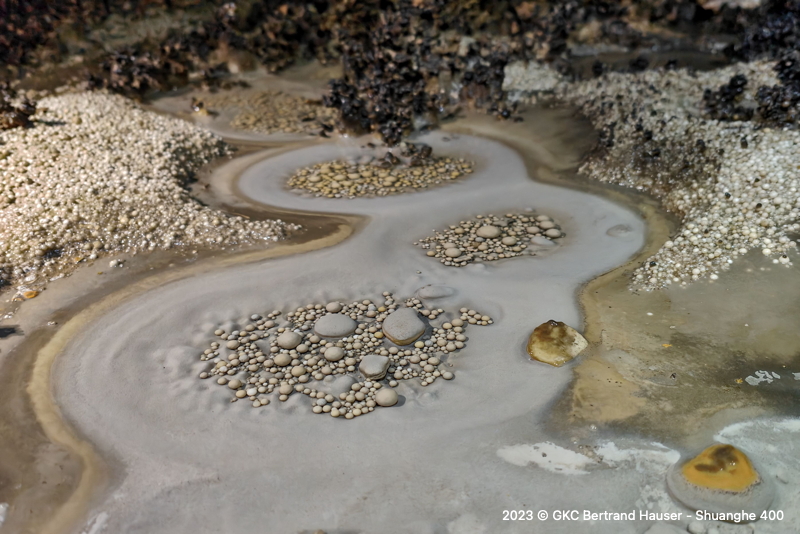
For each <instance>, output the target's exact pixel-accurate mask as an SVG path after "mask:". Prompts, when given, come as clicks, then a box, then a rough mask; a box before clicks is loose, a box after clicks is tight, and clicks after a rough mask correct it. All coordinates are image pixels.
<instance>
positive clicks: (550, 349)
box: [528, 319, 589, 367]
mask: <svg viewBox="0 0 800 534" xmlns="http://www.w3.org/2000/svg"><path fill="white" fill-rule="evenodd" d="M588 346H589V342H588V341H586V339H585V338H584V337H583V336H582V335H581V334H580V333H579V332H578V331H577V330H575V329H574V328H572V327H571V326H567V325H565V324H564V323H562V322H560V321H553V320H552V319H551V320H550V321H547V322H546V323H542V324H540V325H539V326H537V327H536V329H535V330H534V331H533V333H532V334H531V337H530V338H529V339H528V354H529V355H530V357H531V359H534V360H538V361H540V362H543V363H547V364H550V365H553V366H555V367H561V366H562V365H564V364H565V363H567V362H568V361H570V360H571V359H573V358H574V357H575V356H577V355H578V354H580V353H581V352H583V350H584V349H585V348H586V347H588Z"/></svg>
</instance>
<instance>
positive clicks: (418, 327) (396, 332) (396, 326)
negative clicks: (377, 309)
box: [383, 308, 425, 345]
mask: <svg viewBox="0 0 800 534" xmlns="http://www.w3.org/2000/svg"><path fill="white" fill-rule="evenodd" d="M383 333H384V334H386V337H388V338H389V339H390V340H391V341H392V342H394V343H396V344H397V345H409V344H411V343H413V342H414V341H416V340H417V339H419V337H420V336H421V335H422V334H424V333H425V323H423V322H422V320H421V319H420V318H419V314H418V313H417V311H416V310H413V309H411V308H401V309H399V310H397V311H396V312H394V313H392V314H391V315H389V317H387V318H386V320H385V321H384V322H383Z"/></svg>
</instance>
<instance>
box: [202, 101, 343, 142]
mask: <svg viewBox="0 0 800 534" xmlns="http://www.w3.org/2000/svg"><path fill="white" fill-rule="evenodd" d="M192 107H193V108H194V109H195V111H197V112H203V111H204V110H207V109H208V108H211V110H213V109H214V108H230V107H237V108H240V109H242V110H244V111H241V112H239V113H238V114H237V115H236V116H235V117H234V118H233V120H232V121H231V126H232V127H234V128H237V129H240V130H247V131H250V132H257V133H264V134H273V133H294V134H297V133H309V134H311V133H317V132H319V131H320V129H322V128H323V126H322V125H323V124H325V125H331V124H333V121H334V119H335V114H336V110H335V109H334V108H326V107H325V106H323V105H322V102H319V101H315V100H309V99H307V98H303V97H300V96H295V95H289V94H286V93H282V92H280V91H258V92H256V93H252V94H249V95H248V94H244V95H241V96H237V95H236V94H235V93H231V92H226V93H220V94H216V95H208V96H205V97H203V98H202V99H199V100H196V101H195V102H194V103H193V106H192ZM206 113H207V111H206Z"/></svg>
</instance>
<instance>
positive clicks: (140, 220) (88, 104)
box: [0, 93, 296, 289]
mask: <svg viewBox="0 0 800 534" xmlns="http://www.w3.org/2000/svg"><path fill="white" fill-rule="evenodd" d="M35 119H36V122H35V124H34V125H33V127H31V128H25V129H14V130H8V131H5V132H0V278H2V279H3V280H5V282H7V283H13V284H24V285H21V286H20V288H21V289H26V288H30V287H41V286H42V285H44V284H45V283H46V281H47V280H48V279H52V278H54V277H60V276H62V275H63V274H66V273H68V272H69V271H70V270H72V269H73V268H74V267H75V265H76V264H78V263H80V262H81V261H85V260H93V259H96V258H97V257H99V256H100V255H104V254H110V253H120V252H137V251H148V250H156V249H168V248H172V247H181V246H188V247H206V248H208V247H226V246H236V245H254V244H258V243H263V242H265V241H274V240H277V239H280V238H282V237H284V236H285V235H286V232H287V231H289V230H293V229H295V228H296V227H295V226H292V225H287V224H285V223H283V222H282V221H280V220H274V221H272V220H271V221H249V220H245V219H243V218H241V217H235V216H229V215H227V214H225V213H223V212H221V211H218V210H214V209H210V208H207V207H204V206H202V205H201V204H200V203H198V202H197V201H196V200H194V199H193V198H192V197H191V196H190V195H189V194H188V192H187V190H186V189H185V187H184V186H185V183H186V180H187V179H188V178H190V177H191V175H192V173H193V172H195V171H196V170H198V169H199V168H200V167H201V166H202V165H204V164H206V163H208V162H209V161H210V160H212V159H213V158H216V157H219V156H223V155H226V154H227V153H228V152H229V149H228V147H227V146H226V145H225V143H223V142H222V140H221V139H219V138H218V137H216V136H214V135H212V134H210V133H208V132H205V131H203V130H200V129H198V128H196V127H195V126H192V125H191V124H188V123H186V122H184V121H181V120H178V119H173V118H169V117H164V116H161V115H157V114H155V113H151V112H148V111H145V110H142V109H140V108H139V107H138V106H137V105H135V104H134V103H132V102H130V101H128V100H126V99H124V98H122V97H119V96H111V95H107V94H102V93H76V94H67V95H62V96H56V97H50V98H45V99H43V100H41V101H40V102H39V112H38V113H37V114H36V116H35Z"/></svg>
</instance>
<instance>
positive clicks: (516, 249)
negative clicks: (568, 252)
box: [414, 213, 564, 267]
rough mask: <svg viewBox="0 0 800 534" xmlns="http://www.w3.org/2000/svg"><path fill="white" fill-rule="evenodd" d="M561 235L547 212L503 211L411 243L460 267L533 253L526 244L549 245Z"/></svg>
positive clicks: (478, 217)
mask: <svg viewBox="0 0 800 534" xmlns="http://www.w3.org/2000/svg"><path fill="white" fill-rule="evenodd" d="M563 236H564V234H563V232H562V231H561V227H560V226H559V225H558V224H556V222H555V221H553V219H552V218H551V217H550V216H548V215H534V214H533V213H506V214H505V216H496V215H492V214H488V215H478V216H476V217H475V218H474V219H470V220H467V221H461V222H460V223H458V224H453V225H450V227H449V228H447V229H445V230H443V231H439V232H436V233H435V234H434V235H432V236H429V237H426V238H425V239H421V240H419V241H418V242H415V243H414V244H415V245H418V246H419V247H421V248H423V249H425V250H427V251H428V252H427V255H428V256H430V257H432V258H439V261H441V262H442V263H443V264H445V265H449V266H453V267H463V266H464V265H467V264H468V263H471V262H473V261H495V260H500V259H503V258H513V257H515V256H521V255H523V254H529V255H533V254H534V252H533V249H532V248H530V245H535V246H539V247H548V246H553V245H554V244H555V241H554V240H555V239H559V238H561V237H563Z"/></svg>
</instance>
